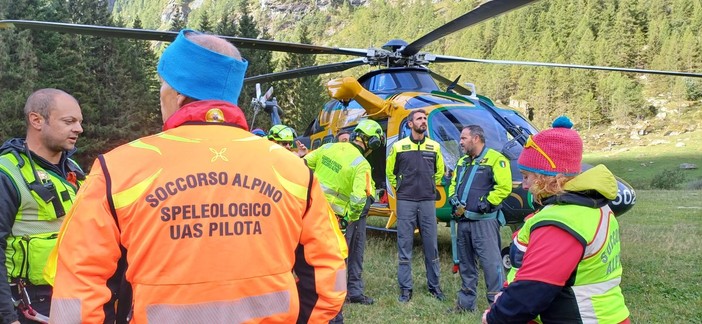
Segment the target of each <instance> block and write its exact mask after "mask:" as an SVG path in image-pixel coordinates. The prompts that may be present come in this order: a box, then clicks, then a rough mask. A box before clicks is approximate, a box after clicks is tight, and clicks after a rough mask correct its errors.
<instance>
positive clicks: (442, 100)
mask: <svg viewBox="0 0 702 324" xmlns="http://www.w3.org/2000/svg"><path fill="white" fill-rule="evenodd" d="M451 104H459V105H460V104H464V103H463V102H460V101H457V100H455V99H451V98H446V97H440V96H434V95H422V96H416V97H414V98H412V99H410V100H407V103H405V108H424V107H428V106H435V105H451Z"/></svg>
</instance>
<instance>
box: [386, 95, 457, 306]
mask: <svg viewBox="0 0 702 324" xmlns="http://www.w3.org/2000/svg"><path fill="white" fill-rule="evenodd" d="M407 126H408V127H409V128H410V129H411V130H412V133H411V134H410V136H408V137H406V138H404V139H401V140H399V141H397V142H395V144H393V146H392V149H391V150H390V155H389V156H388V159H387V165H386V169H385V170H386V171H385V172H386V174H387V177H388V180H389V181H390V184H391V185H392V187H393V188H394V189H395V193H396V197H397V210H396V212H397V248H398V258H399V265H398V269H397V281H398V284H399V285H400V297H399V299H398V300H399V301H400V302H401V303H406V302H409V301H410V299H412V243H413V241H414V228H415V227H418V228H419V232H420V235H421V236H422V245H423V247H424V266H425V267H426V270H427V287H428V288H429V292H430V293H431V294H432V295H433V296H434V297H435V298H437V299H439V300H444V298H445V296H444V293H443V292H441V287H440V285H439V251H438V247H437V242H436V207H435V206H434V205H435V202H434V201H435V200H436V195H437V190H436V185H438V184H440V183H441V178H442V176H443V174H444V160H443V158H442V156H441V149H440V147H439V144H438V143H437V142H435V141H432V140H431V139H429V138H427V137H426V135H425V132H426V130H427V113H426V112H425V111H424V110H422V109H417V110H413V111H412V112H410V114H409V116H408V117H407Z"/></svg>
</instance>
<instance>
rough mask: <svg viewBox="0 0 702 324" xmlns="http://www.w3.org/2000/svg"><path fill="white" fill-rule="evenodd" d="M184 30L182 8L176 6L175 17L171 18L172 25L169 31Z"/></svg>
mask: <svg viewBox="0 0 702 324" xmlns="http://www.w3.org/2000/svg"><path fill="white" fill-rule="evenodd" d="M182 29H185V19H184V18H183V11H182V10H181V8H180V6H178V5H176V7H175V11H173V16H171V25H170V27H169V28H168V30H172V31H181V30H182Z"/></svg>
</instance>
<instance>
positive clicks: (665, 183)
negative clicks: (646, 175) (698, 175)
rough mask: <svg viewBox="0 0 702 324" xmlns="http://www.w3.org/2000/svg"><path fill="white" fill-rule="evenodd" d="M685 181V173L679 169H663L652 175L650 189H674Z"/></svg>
mask: <svg viewBox="0 0 702 324" xmlns="http://www.w3.org/2000/svg"><path fill="white" fill-rule="evenodd" d="M684 181H685V174H684V173H683V171H682V170H680V169H670V170H663V171H662V172H661V173H658V174H656V175H655V176H653V179H652V180H651V188H652V189H675V188H677V187H678V185H680V184H681V183H683V182H684Z"/></svg>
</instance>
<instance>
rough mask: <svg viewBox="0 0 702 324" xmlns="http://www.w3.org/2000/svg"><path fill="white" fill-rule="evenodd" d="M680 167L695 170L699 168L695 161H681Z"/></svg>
mask: <svg viewBox="0 0 702 324" xmlns="http://www.w3.org/2000/svg"><path fill="white" fill-rule="evenodd" d="M679 168H680V169H682V170H695V169H697V165H696V164H694V163H681V164H680V166H679Z"/></svg>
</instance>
